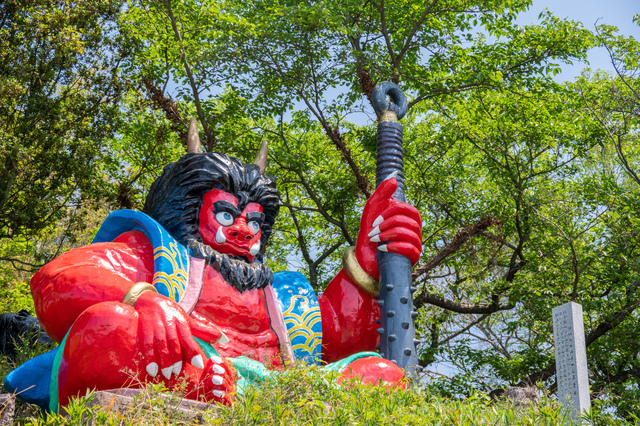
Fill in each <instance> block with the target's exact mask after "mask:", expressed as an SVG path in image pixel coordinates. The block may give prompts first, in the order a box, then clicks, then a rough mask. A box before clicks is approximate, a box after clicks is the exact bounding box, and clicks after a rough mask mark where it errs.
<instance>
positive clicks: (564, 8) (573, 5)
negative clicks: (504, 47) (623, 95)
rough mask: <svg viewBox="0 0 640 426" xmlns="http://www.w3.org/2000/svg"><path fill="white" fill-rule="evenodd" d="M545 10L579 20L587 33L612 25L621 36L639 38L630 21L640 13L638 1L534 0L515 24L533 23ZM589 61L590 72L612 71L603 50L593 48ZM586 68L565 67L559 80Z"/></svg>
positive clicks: (573, 76) (581, 65) (639, 30)
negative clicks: (596, 27)
mask: <svg viewBox="0 0 640 426" xmlns="http://www.w3.org/2000/svg"><path fill="white" fill-rule="evenodd" d="M544 9H548V10H550V11H551V12H553V14H554V15H555V16H557V17H558V18H567V19H571V20H573V21H580V22H582V24H583V25H584V27H585V28H586V29H588V30H594V29H595V25H596V22H597V23H598V24H607V25H614V26H616V27H618V30H619V31H620V33H621V34H623V35H626V36H633V37H634V38H635V39H640V27H638V26H637V25H636V24H634V22H633V21H632V18H633V15H634V14H640V0H533V5H532V6H531V8H530V9H529V11H527V12H526V13H524V14H521V15H520V16H519V17H518V23H519V24H521V25H526V24H534V23H536V22H537V21H538V15H539V14H540V12H542V11H543V10H544ZM588 61H589V64H588V66H589V67H590V68H592V69H603V70H608V71H613V67H612V66H611V61H610V58H609V54H608V53H607V51H606V50H605V49H604V48H600V49H593V50H592V51H591V52H590V53H589V57H588ZM586 66H587V64H584V63H576V64H574V65H573V66H569V65H567V66H564V67H563V69H562V74H561V75H560V79H561V80H573V79H574V78H575V77H577V76H578V75H579V74H580V72H581V71H582V70H583V69H584V68H585V67H586Z"/></svg>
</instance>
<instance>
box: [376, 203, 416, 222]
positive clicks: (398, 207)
mask: <svg viewBox="0 0 640 426" xmlns="http://www.w3.org/2000/svg"><path fill="white" fill-rule="evenodd" d="M381 215H382V216H383V217H384V218H385V219H386V218H390V217H391V216H396V215H400V216H406V217H408V218H409V219H411V220H413V221H414V222H416V223H419V224H420V225H421V226H422V217H420V212H419V211H418V209H416V208H415V207H413V206H412V205H411V204H407V203H393V204H391V205H390V206H389V207H387V208H386V209H385V210H384V212H382V213H381Z"/></svg>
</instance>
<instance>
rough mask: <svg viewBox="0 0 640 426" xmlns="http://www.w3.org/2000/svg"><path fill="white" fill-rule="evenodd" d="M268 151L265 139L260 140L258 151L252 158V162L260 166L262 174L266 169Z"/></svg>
mask: <svg viewBox="0 0 640 426" xmlns="http://www.w3.org/2000/svg"><path fill="white" fill-rule="evenodd" d="M268 151H269V146H268V145H267V141H262V144H260V151H258V154H257V155H256V158H255V159H254V160H253V164H255V165H256V166H258V167H260V174H261V175H263V174H264V171H265V170H266V169H267V154H268Z"/></svg>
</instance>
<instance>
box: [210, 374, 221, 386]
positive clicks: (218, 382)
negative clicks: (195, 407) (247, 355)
mask: <svg viewBox="0 0 640 426" xmlns="http://www.w3.org/2000/svg"><path fill="white" fill-rule="evenodd" d="M211 381H212V382H213V384H214V385H217V386H219V385H221V384H222V382H223V380H222V377H220V376H213V377H212V378H211Z"/></svg>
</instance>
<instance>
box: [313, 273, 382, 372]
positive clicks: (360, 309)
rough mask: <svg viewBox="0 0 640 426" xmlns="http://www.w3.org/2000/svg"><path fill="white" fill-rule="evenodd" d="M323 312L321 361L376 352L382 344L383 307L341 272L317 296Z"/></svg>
mask: <svg viewBox="0 0 640 426" xmlns="http://www.w3.org/2000/svg"><path fill="white" fill-rule="evenodd" d="M318 301H319V303H320V311H321V313H322V354H323V355H322V359H323V360H324V361H326V362H334V361H338V360H339V359H342V358H344V357H347V356H349V355H351V354H354V353H357V352H363V351H373V350H375V346H376V345H377V344H378V342H379V340H380V339H379V334H378V333H377V332H376V329H377V328H378V327H379V326H378V325H377V324H376V323H375V321H376V320H377V319H378V318H380V307H379V306H378V305H377V304H376V300H375V299H374V298H373V297H371V296H369V295H368V294H367V293H365V292H363V291H362V290H360V288H358V287H357V286H355V285H353V284H352V283H351V282H350V281H349V278H348V277H347V275H346V274H345V272H344V270H340V272H339V273H338V275H336V276H335V278H334V279H333V280H331V283H329V286H328V287H327V289H326V291H325V292H324V293H323V294H322V295H321V296H319V297H318Z"/></svg>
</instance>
